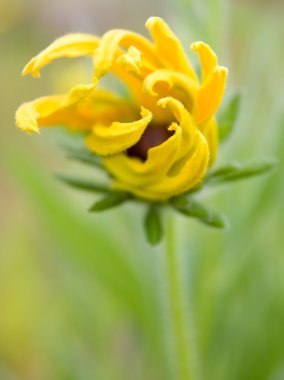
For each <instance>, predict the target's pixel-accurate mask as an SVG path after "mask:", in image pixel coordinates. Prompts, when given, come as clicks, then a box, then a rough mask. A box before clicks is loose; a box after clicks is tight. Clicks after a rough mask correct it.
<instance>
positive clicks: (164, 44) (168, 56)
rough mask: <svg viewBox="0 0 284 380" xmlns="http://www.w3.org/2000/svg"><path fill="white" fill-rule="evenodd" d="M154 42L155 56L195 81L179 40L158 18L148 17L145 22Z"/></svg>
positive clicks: (168, 66) (193, 73) (194, 75)
mask: <svg viewBox="0 0 284 380" xmlns="http://www.w3.org/2000/svg"><path fill="white" fill-rule="evenodd" d="M146 28H147V29H149V31H150V33H151V35H152V38H153V40H154V43H155V46H156V51H157V55H158V56H159V58H160V59H161V60H163V62H164V63H165V65H166V67H167V68H171V69H174V70H177V71H179V72H182V73H184V74H187V75H189V76H190V77H191V78H193V79H196V74H195V72H194V70H193V68H192V65H191V63H190V62H189V60H188V58H187V56H186V54H185V52H184V50H183V47H182V45H181V42H180V40H179V39H178V38H177V37H176V35H175V34H174V33H173V31H172V30H171V29H170V28H169V26H168V25H167V24H166V23H165V22H164V21H163V20H162V19H161V18H159V17H150V18H149V19H148V20H147V22H146Z"/></svg>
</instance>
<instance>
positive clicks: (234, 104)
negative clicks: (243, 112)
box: [218, 94, 241, 141]
mask: <svg viewBox="0 0 284 380" xmlns="http://www.w3.org/2000/svg"><path fill="white" fill-rule="evenodd" d="M240 103H241V96H240V94H235V95H234V96H233V97H232V99H231V100H230V102H229V103H228V105H227V106H226V108H225V109H224V110H223V112H222V113H221V115H220V117H219V118H218V126H219V139H220V141H224V140H226V139H227V138H228V137H229V135H230V134H231V132H232V130H233V127H234V125H235V123H236V121H237V118H238V114H239V109H240Z"/></svg>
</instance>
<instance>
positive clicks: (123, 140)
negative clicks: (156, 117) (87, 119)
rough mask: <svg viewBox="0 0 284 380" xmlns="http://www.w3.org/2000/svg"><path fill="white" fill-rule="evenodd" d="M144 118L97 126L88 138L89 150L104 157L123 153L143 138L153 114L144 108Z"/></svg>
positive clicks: (142, 114) (142, 112)
mask: <svg viewBox="0 0 284 380" xmlns="http://www.w3.org/2000/svg"><path fill="white" fill-rule="evenodd" d="M141 116H142V118H141V119H140V120H137V121H134V122H131V123H119V122H113V123H112V124H111V125H102V124H96V125H94V127H93V129H92V133H91V134H90V135H89V136H88V137H87V138H86V144H87V146H88V148H89V149H90V150H91V151H93V152H95V153H97V154H100V155H102V156H106V155H110V154H115V153H119V152H122V151H124V150H126V149H128V148H130V147H131V146H132V145H134V144H136V143H137V142H138V141H139V139H140V138H141V136H142V134H143V132H144V131H145V129H146V127H147V125H148V124H149V123H150V121H151V119H152V114H151V112H149V111H148V110H146V109H145V108H143V107H142V111H141Z"/></svg>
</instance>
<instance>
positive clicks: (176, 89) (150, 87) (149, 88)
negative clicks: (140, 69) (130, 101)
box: [144, 69, 197, 109]
mask: <svg viewBox="0 0 284 380" xmlns="http://www.w3.org/2000/svg"><path fill="white" fill-rule="evenodd" d="M164 85H166V87H167V88H166V89H165V86H164ZM144 91H145V92H147V93H149V94H150V95H152V96H159V97H165V96H172V97H175V98H177V99H178V100H180V101H181V102H182V103H183V104H184V105H185V107H186V108H187V109H190V108H191V107H192V105H193V103H194V99H195V96H196V91H197V84H196V82H195V81H194V80H193V79H191V78H189V77H188V76H187V75H185V74H182V73H178V72H175V71H169V70H162V69H161V70H156V71H154V72H153V73H151V74H149V75H148V76H147V77H146V78H145V80H144Z"/></svg>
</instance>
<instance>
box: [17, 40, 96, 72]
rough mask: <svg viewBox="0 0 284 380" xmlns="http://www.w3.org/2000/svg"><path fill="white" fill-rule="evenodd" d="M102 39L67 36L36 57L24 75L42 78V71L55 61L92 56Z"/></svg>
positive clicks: (25, 69) (26, 68)
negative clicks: (64, 58) (63, 58)
mask: <svg viewBox="0 0 284 380" xmlns="http://www.w3.org/2000/svg"><path fill="white" fill-rule="evenodd" d="M99 41H100V39H99V38H98V37H96V36H93V35H91V34H79V33H77V34H67V35H66V36H63V37H61V38H58V39H57V40H55V41H54V42H53V43H52V44H51V45H50V46H48V47H47V48H46V49H45V50H43V51H42V52H41V53H39V54H38V55H37V56H36V57H34V58H33V59H32V60H31V61H30V62H29V63H28V64H27V65H26V66H25V68H24V70H23V75H27V74H29V73H31V74H32V75H33V76H35V77H39V76H40V73H39V71H40V69H41V68H42V67H44V66H46V65H48V64H49V63H51V62H52V61H54V60H55V59H58V58H62V57H67V58H74V57H80V56H84V55H86V56H92V55H93V54H94V51H95V49H96V48H97V46H98V44H99Z"/></svg>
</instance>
